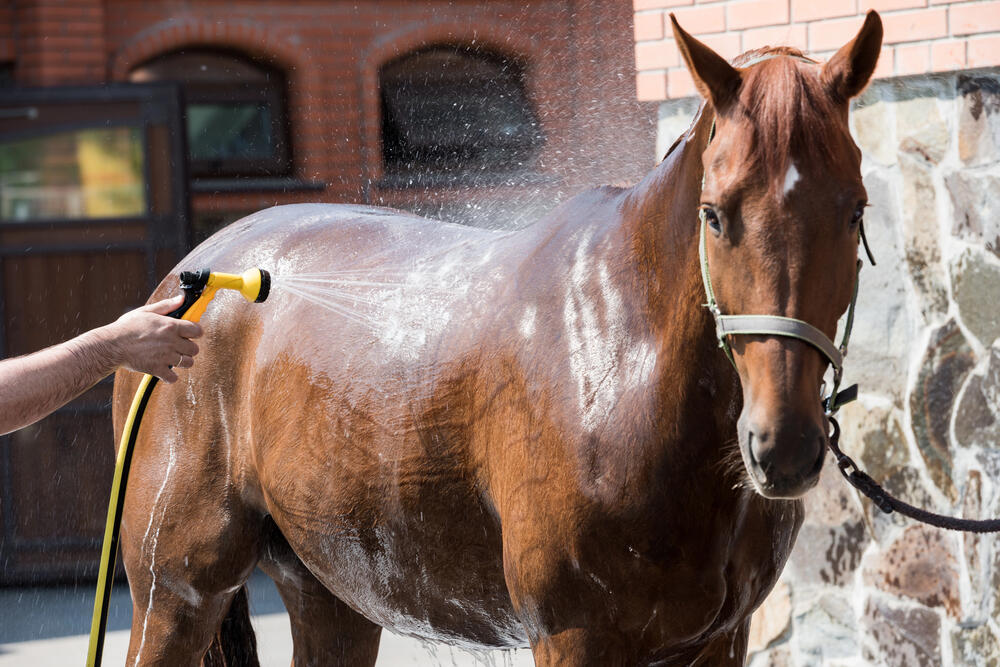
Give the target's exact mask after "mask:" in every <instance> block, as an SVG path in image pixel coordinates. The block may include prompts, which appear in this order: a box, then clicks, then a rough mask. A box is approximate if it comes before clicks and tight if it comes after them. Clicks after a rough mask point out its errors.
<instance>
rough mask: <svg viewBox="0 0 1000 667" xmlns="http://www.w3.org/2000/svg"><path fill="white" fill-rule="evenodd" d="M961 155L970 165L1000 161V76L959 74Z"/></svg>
mask: <svg viewBox="0 0 1000 667" xmlns="http://www.w3.org/2000/svg"><path fill="white" fill-rule="evenodd" d="M958 103H959V111H958V158H959V160H961V161H962V162H963V163H964V164H965V165H967V166H969V167H978V166H981V165H986V164H990V163H993V162H997V161H1000V77H998V76H997V75H993V76H966V75H959V77H958Z"/></svg>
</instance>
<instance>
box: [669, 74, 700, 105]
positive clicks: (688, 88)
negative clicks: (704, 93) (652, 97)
mask: <svg viewBox="0 0 1000 667" xmlns="http://www.w3.org/2000/svg"><path fill="white" fill-rule="evenodd" d="M697 94H698V91H697V90H695V87H694V80H693V79H692V78H691V73H690V72H688V71H687V69H686V68H684V67H678V68H675V69H672V70H670V71H669V72H667V97H669V98H670V99H676V98H678V97H690V96H692V95H697Z"/></svg>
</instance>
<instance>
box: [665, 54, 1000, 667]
mask: <svg viewBox="0 0 1000 667" xmlns="http://www.w3.org/2000/svg"><path fill="white" fill-rule="evenodd" d="M695 104H696V102H695V101H694V100H690V99H689V100H677V101H673V102H667V103H664V104H663V106H662V108H661V111H660V141H661V148H662V144H663V143H666V144H667V145H669V142H670V141H672V140H673V138H674V137H675V136H676V135H677V134H678V133H679V130H678V128H680V130H682V129H683V128H684V127H686V126H687V123H688V122H689V121H690V114H691V110H692V108H693V107H694V106H695ZM682 126H683V127H682ZM852 130H853V133H854V136H855V139H856V141H857V142H858V144H859V146H860V147H861V148H862V150H863V151H864V161H863V167H862V169H863V173H864V180H865V186H866V188H867V190H868V196H869V199H870V202H871V207H870V208H869V209H868V211H867V213H866V214H865V228H866V231H867V233H868V239H869V242H870V243H871V246H872V251H873V253H874V255H875V259H876V260H877V262H878V265H877V266H875V267H872V266H870V265H868V264H867V263H866V265H865V267H864V269H863V270H862V272H861V288H860V297H859V304H858V313H857V322H856V325H855V330H854V332H855V333H854V336H853V339H852V345H851V349H850V351H849V354H848V357H847V364H846V378H845V381H846V382H847V383H851V382H859V383H860V385H861V398H860V400H859V401H858V402H856V403H854V404H851V405H848V406H847V407H846V408H844V410H843V411H842V413H841V417H842V418H841V424H842V425H843V427H844V435H843V438H842V445H843V448H844V450H845V451H846V452H847V453H848V454H850V455H851V456H853V457H854V458H855V460H857V461H858V463H859V464H860V465H861V466H862V467H863V468H864V469H865V470H867V471H868V472H869V473H870V474H871V475H872V476H873V477H874V478H875V479H876V480H879V481H882V482H883V483H884V484H885V486H886V487H887V488H888V489H889V490H890V491H891V492H893V493H894V494H897V495H898V496H899V497H901V498H902V499H903V500H905V501H907V502H909V503H911V504H914V505H918V506H921V507H927V508H930V509H933V510H935V511H938V512H942V513H947V514H954V515H962V516H966V517H970V518H986V517H1000V69H992V70H970V71H965V72H960V73H952V74H947V75H940V76H930V77H928V76H923V77H914V78H904V79H890V80H885V81H878V82H876V83H875V84H873V85H872V86H871V87H870V88H869V89H868V90H867V91H866V92H865V93H864V94H863V96H862V97H861V98H860V99H858V100H857V101H856V103H855V108H854V111H853V116H852ZM661 154H662V153H661ZM806 507H807V518H806V523H805V525H804V526H803V528H802V531H801V533H800V534H799V539H798V542H797V544H796V547H795V551H794V552H793V554H792V557H791V560H790V562H789V564H788V567H787V568H786V570H785V572H784V574H783V575H782V578H781V581H780V583H779V585H778V586H777V587H776V589H775V590H774V592H773V593H772V594H771V596H770V597H769V598H768V600H767V602H766V603H765V604H764V606H763V607H762V608H761V609H760V610H759V611H758V614H757V616H756V617H755V621H754V625H753V632H752V638H751V651H752V654H751V659H750V661H749V663H750V665H752V666H753V667H763V666H765V665H773V666H778V665H780V666H785V665H838V666H847V665H851V666H854V665H893V666H904V665H905V666H916V665H945V666H948V665H997V664H1000V541H998V540H997V539H996V538H994V537H992V536H974V535H963V534H958V533H952V532H947V531H942V530H938V529H934V528H928V527H925V526H922V525H920V524H917V523H915V522H913V521H910V520H908V519H902V518H900V517H897V516H888V515H885V514H882V513H881V512H880V511H879V510H878V509H876V508H874V507H873V506H872V504H871V503H870V502H869V501H867V500H861V499H860V498H859V496H858V495H857V494H856V493H854V491H853V489H851V488H850V487H848V486H847V485H846V484H845V483H844V481H843V480H842V479H841V478H840V475H839V473H838V471H837V469H836V466H835V465H834V464H833V461H832V458H831V457H828V458H827V464H826V468H825V469H824V471H823V476H822V479H821V483H820V486H819V488H818V489H816V490H815V491H813V492H811V493H810V494H809V495H808V496H807V498H806Z"/></svg>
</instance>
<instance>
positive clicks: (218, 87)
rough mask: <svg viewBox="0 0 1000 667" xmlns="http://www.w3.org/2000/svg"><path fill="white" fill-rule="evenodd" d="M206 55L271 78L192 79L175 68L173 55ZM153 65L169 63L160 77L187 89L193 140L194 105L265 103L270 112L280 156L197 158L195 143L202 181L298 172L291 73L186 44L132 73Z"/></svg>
mask: <svg viewBox="0 0 1000 667" xmlns="http://www.w3.org/2000/svg"><path fill="white" fill-rule="evenodd" d="M199 53H204V54H206V55H211V56H213V57H215V58H219V57H221V58H228V59H231V60H233V61H236V62H239V63H240V64H241V65H242V66H244V67H250V68H253V69H255V70H257V71H258V72H260V73H261V74H262V75H264V79H265V81H263V82H256V81H240V80H238V79H234V80H232V81H186V80H184V76H183V75H179V74H172V73H170V72H169V69H170V68H171V64H170V62H169V60H170V58H172V57H174V56H179V55H190V54H199ZM149 67H163V68H165V69H167V70H168V72H166V73H156V76H155V78H153V79H152V80H154V81H169V82H171V83H174V84H176V85H177V86H178V87H179V88H180V90H181V116H182V122H183V125H184V129H185V132H184V134H185V144H189V143H190V142H189V141H188V140H187V127H188V106H189V105H195V104H221V105H232V104H239V103H247V102H250V103H253V102H256V103H263V104H266V106H267V108H268V109H269V111H270V123H269V130H270V131H269V137H270V142H271V146H273V148H274V154H273V155H272V156H271V157H267V158H259V157H254V158H239V157H230V158H222V159H207V160H206V159H194V158H193V157H192V155H191V151H190V147H188V146H186V148H185V154H186V156H187V164H188V174H189V175H190V177H191V178H192V179H193V180H194V181H196V182H197V181H198V180H201V179H229V180H239V179H244V178H254V179H256V178H275V177H286V176H291V175H293V171H294V155H293V150H292V142H291V136H292V135H291V128H290V125H291V121H290V118H289V114H288V77H287V75H286V74H285V72H284V71H283V70H282V69H281V68H279V67H277V66H274V65H273V64H271V63H268V62H264V61H262V60H261V59H260V58H254V57H253V56H251V55H249V54H246V53H243V52H241V51H237V50H233V49H225V48H212V47H200V48H183V49H176V50H173V51H168V52H166V53H161V54H158V55H155V56H153V57H152V58H149V59H147V60H145V61H144V62H143V63H141V64H139V65H137V66H135V67H133V68H132V73H131V74H130V77H131V76H134V74H135V73H136V72H139V71H141V70H143V69H146V68H149Z"/></svg>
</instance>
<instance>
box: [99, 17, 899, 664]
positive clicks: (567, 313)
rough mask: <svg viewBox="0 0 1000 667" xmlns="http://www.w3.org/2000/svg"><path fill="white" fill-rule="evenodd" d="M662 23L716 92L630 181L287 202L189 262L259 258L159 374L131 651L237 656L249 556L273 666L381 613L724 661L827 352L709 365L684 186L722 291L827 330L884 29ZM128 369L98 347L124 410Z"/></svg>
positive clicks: (129, 521) (808, 464)
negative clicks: (428, 212)
mask: <svg viewBox="0 0 1000 667" xmlns="http://www.w3.org/2000/svg"><path fill="white" fill-rule="evenodd" d="M674 29H675V36H676V38H677V44H678V46H679V47H680V49H681V52H682V54H683V56H684V60H685V62H686V63H687V66H688V68H689V70H690V71H691V74H692V76H693V78H694V81H695V83H696V85H697V88H698V90H699V92H700V93H701V94H702V96H703V97H704V98H705V99H706V102H705V104H704V105H703V106H702V108H701V110H700V111H699V113H698V114H697V116H696V118H695V120H694V122H693V124H692V126H691V128H690V130H689V131H688V132H686V133H685V134H684V135H683V136H682V137H681V138H680V139H678V142H677V143H676V144H675V145H674V147H673V148H672V149H671V151H670V152H669V154H668V156H667V157H666V158H665V160H664V161H663V162H662V163H661V164H660V165H659V166H658V167H657V168H656V169H655V170H654V171H653V172H651V173H650V174H649V175H648V176H647V177H646V178H645V179H644V180H642V181H641V182H640V183H638V184H637V185H636V186H634V187H632V188H628V189H620V188H601V189H597V190H593V191H590V192H587V193H585V194H582V195H580V196H578V197H576V198H575V199H572V200H571V201H569V202H568V203H566V204H565V205H563V206H562V207H561V208H559V209H558V210H557V211H555V212H554V213H553V214H552V215H551V216H549V217H548V218H547V219H545V220H543V221H541V222H539V223H537V224H536V225H535V226H533V227H531V228H528V229H525V230H522V231H518V232H511V233H498V232H491V231H486V230H481V229H474V228H467V227H461V226H457V225H448V224H443V223H436V222H430V221H427V220H425V219H422V218H418V217H415V216H410V215H407V214H404V213H399V212H394V211H388V210H385V209H375V208H368V207H354V206H334V205H301V206H285V207H277V208H273V209H270V210H266V211H263V212H260V213H257V214H255V215H252V216H250V217H249V218H246V219H244V220H243V221H241V222H238V223H235V224H234V225H232V226H230V227H229V228H227V229H225V230H223V231H222V232H220V233H219V234H218V235H216V236H214V237H212V238H211V239H210V240H208V241H206V242H205V243H204V244H202V245H201V246H200V247H199V248H197V249H196V250H195V251H194V252H193V253H192V254H191V255H190V256H189V257H188V258H186V259H185V260H184V261H183V262H182V264H181V267H180V268H185V269H188V268H191V269H197V268H200V267H203V266H210V267H213V268H219V269H220V270H237V269H243V268H246V267H252V266H263V267H265V268H268V269H270V270H271V271H272V272H273V274H274V276H275V283H274V287H273V290H272V295H271V297H270V298H269V300H268V301H267V302H266V303H264V304H262V305H248V304H246V303H245V302H243V301H242V300H241V299H239V297H235V296H233V297H232V298H230V297H227V296H225V295H223V296H220V297H219V298H218V299H217V300H216V303H215V304H214V305H213V306H212V308H211V309H210V310H209V312H208V314H207V315H206V316H205V318H204V319H203V323H204V326H205V329H206V331H207V335H206V339H205V341H204V342H203V345H202V347H203V350H204V351H203V353H202V354H201V355H200V356H199V358H198V363H197V364H196V366H195V367H194V368H193V369H192V370H191V371H190V372H189V373H188V374H187V376H186V378H184V379H182V381H181V382H179V383H177V384H175V385H172V386H170V387H163V388H161V389H160V390H159V392H158V393H156V394H154V396H153V399H152V400H151V401H150V404H149V408H148V410H147V416H146V418H145V421H144V424H143V427H142V433H141V437H140V439H139V442H138V445H137V448H136V451H135V454H134V459H133V466H132V470H133V473H132V475H133V478H132V480H131V483H130V486H129V490H128V495H127V498H126V504H125V516H124V529H123V531H124V532H123V540H122V544H123V552H124V563H125V566H126V568H127V572H128V577H129V582H130V585H131V589H132V599H133V603H134V616H133V625H132V635H131V644H130V647H129V658H128V660H129V664H130V665H132V664H135V665H154V664H156V665H171V666H174V665H196V664H198V663H199V661H201V660H202V659H203V656H206V651H207V652H208V653H207V657H205V658H204V659H205V661H206V663H212V664H216V663H215V661H216V660H219V661H222V660H225V661H226V664H230V665H232V664H241V663H251V664H252V663H253V662H255V658H254V650H255V649H254V646H253V640H252V636H251V635H248V634H247V627H248V624H247V622H246V621H247V616H246V613H247V605H246V597H245V590H244V589H243V584H244V582H245V581H246V579H247V577H248V575H249V574H250V573H251V571H252V570H253V569H254V568H255V567H258V566H259V567H261V568H262V569H264V571H265V572H267V573H268V574H269V575H270V576H271V577H272V578H273V579H274V580H275V582H276V584H277V586H278V589H279V591H280V594H281V596H282V599H283V600H284V603H285V605H286V607H287V609H288V613H289V616H290V619H291V626H292V636H293V642H294V664H295V665H350V666H352V667H353V666H357V665H372V664H373V663H374V661H375V659H376V654H377V652H378V645H379V637H380V633H381V630H382V628H383V627H384V628H389V629H391V630H393V631H394V632H399V633H403V634H408V635H412V636H416V637H422V638H427V639H431V640H442V641H446V642H450V643H452V644H454V645H458V646H463V647H468V648H480V649H481V648H509V647H526V646H530V648H531V651H532V653H533V656H534V660H535V664H537V665H540V666H545V667H550V666H552V665H569V666H582V665H600V666H608V665H651V664H655V665H661V664H662V665H673V664H706V665H725V664H731V665H738V664H742V663H743V661H744V659H745V654H746V644H747V635H748V626H749V618H750V614H751V612H752V611H753V610H754V609H755V608H756V607H757V606H758V605H759V604H760V603H761V601H762V600H763V599H764V597H765V596H766V595H767V593H768V591H769V590H770V589H771V587H772V586H773V584H774V582H775V579H776V578H777V576H778V575H779V573H780V571H781V569H782V567H783V565H784V563H785V560H786V558H787V557H788V554H789V551H790V549H791V547H792V544H793V542H794V540H795V536H796V533H797V530H798V527H799V525H800V523H801V521H802V507H801V502H800V501H799V500H796V498H797V497H799V496H801V495H802V494H803V493H805V492H806V491H807V490H808V489H809V488H810V487H812V486H813V485H814V484H815V482H816V480H817V476H818V474H819V470H820V468H821V466H822V462H823V456H824V446H825V441H826V429H825V428H824V424H825V422H824V419H823V414H822V410H821V408H820V400H819V399H820V396H819V387H820V384H821V379H822V376H823V373H824V370H825V369H826V365H827V363H826V360H825V359H824V358H823V357H821V355H820V354H819V353H818V352H817V350H816V349H814V348H813V347H811V346H809V345H807V344H805V343H803V342H801V341H798V340H795V339H792V338H786V337H776V336H769V335H741V336H734V337H732V338H731V340H730V344H731V348H732V353H733V359H734V364H733V365H731V364H730V361H729V360H728V359H727V358H726V355H724V354H723V353H722V352H721V351H720V350H719V349H718V345H717V340H716V337H715V333H714V332H715V326H714V323H713V318H712V315H711V314H710V313H709V312H708V310H706V308H705V307H704V304H705V291H704V287H703V284H702V278H701V274H700V262H699V233H700V229H699V228H700V227H701V225H702V222H699V215H698V213H697V212H698V210H699V208H701V210H702V211H703V212H704V213H703V214H702V220H703V221H704V225H705V234H706V246H707V247H706V252H707V263H708V268H709V272H710V275H711V280H712V283H713V284H714V287H715V293H716V297H717V299H718V304H719V306H720V308H721V309H722V311H723V312H727V313H749V314H771V315H784V316H789V317H794V318H798V319H801V320H804V321H806V322H809V323H811V324H812V325H813V326H815V327H817V328H819V329H820V330H822V331H823V332H824V333H825V334H826V335H827V336H828V337H832V336H833V335H834V333H835V329H836V326H837V321H838V317H839V316H840V315H841V314H842V313H843V312H844V311H845V309H846V308H847V306H848V303H849V301H850V298H851V292H852V287H853V283H854V278H855V262H856V259H857V252H858V234H859V222H860V218H861V213H862V209H863V206H864V205H865V201H866V197H865V191H864V187H863V185H862V181H861V175H860V159H861V158H860V152H859V151H858V149H857V147H856V146H855V144H854V143H853V141H852V140H851V138H850V135H849V132H848V125H847V114H848V101H849V100H850V98H851V97H852V96H854V95H856V94H857V93H858V92H860V90H861V89H862V88H863V87H864V86H865V85H866V83H867V81H868V79H869V77H870V76H871V74H872V71H873V69H874V67H875V63H876V60H877V57H878V53H879V48H880V44H881V35H882V31H881V23H880V21H879V19H878V17H877V15H875V14H873V13H872V14H869V16H868V17H867V20H866V21H865V24H864V26H863V27H862V28H861V30H860V32H859V33H858V35H857V36H856V37H855V39H854V40H852V41H851V42H850V43H849V44H847V45H846V46H844V47H843V48H842V49H840V50H839V51H838V52H837V53H836V54H835V55H834V56H833V57H832V59H831V60H830V61H829V62H827V63H826V64H816V63H813V62H811V61H807V60H806V59H804V58H802V57H799V55H797V52H794V51H792V50H790V49H769V50H765V51H762V52H757V53H754V54H750V55H749V56H745V57H744V58H743V59H742V60H741V61H737V62H742V63H744V65H743V66H740V65H736V66H733V65H730V64H729V63H727V62H726V61H725V60H723V59H722V58H721V57H719V56H718V55H716V54H715V53H714V52H712V51H711V50H710V49H709V48H708V47H706V46H705V45H703V44H701V43H700V42H698V41H697V40H695V39H693V38H692V37H690V36H689V35H688V34H686V33H685V32H683V31H682V30H681V29H680V28H679V27H677V26H676V23H675V24H674ZM303 274H315V275H314V277H313V278H312V279H313V280H315V281H318V282H320V283H322V281H323V280H327V281H328V282H327V283H325V284H327V286H328V287H327V288H326V289H327V297H326V298H327V299H328V305H329V306H330V307H328V308H327V307H324V303H323V301H322V300H321V299H317V298H313V299H309V298H306V296H307V290H304V289H298V288H295V289H293V288H294V286H295V285H296V284H299V285H302V284H305V283H303V282H301V281H303V280H306V278H303V277H302V276H303ZM283 276H284V277H285V278H283ZM295 276H298V277H299V278H298V279H299V281H300V282H299V283H296V282H295ZM316 276H319V277H316ZM323 276H326V278H323ZM176 284H177V278H176V275H172V276H170V277H169V278H167V279H166V280H165V281H164V283H163V285H161V287H160V288H159V289H158V291H157V293H156V294H154V295H153V297H152V298H153V299H159V298H161V297H163V296H164V295H165V294H167V293H169V292H172V291H174V290H176ZM137 381H138V378H137V377H136V376H135V374H133V373H129V372H123V373H121V374H119V376H118V378H117V381H116V398H115V404H116V413H115V425H116V428H117V429H118V430H119V431H120V430H121V427H122V418H123V414H124V412H125V408H126V407H127V405H128V403H129V400H130V398H131V396H132V393H133V391H134V389H135V387H136V384H137ZM238 651H243V653H238Z"/></svg>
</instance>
